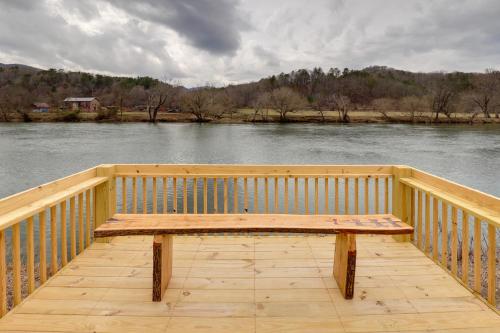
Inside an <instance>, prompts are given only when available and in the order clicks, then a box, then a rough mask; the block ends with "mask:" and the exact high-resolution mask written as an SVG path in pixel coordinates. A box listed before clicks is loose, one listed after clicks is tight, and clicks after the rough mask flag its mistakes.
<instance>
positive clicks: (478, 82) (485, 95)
mask: <svg viewBox="0 0 500 333" xmlns="http://www.w3.org/2000/svg"><path fill="white" fill-rule="evenodd" d="M472 84H473V86H474V92H473V93H472V94H471V98H472V101H473V102H474V103H475V104H476V105H477V106H478V107H479V108H480V109H481V111H482V113H483V114H484V116H485V117H486V118H491V112H493V111H494V108H495V103H496V102H497V98H498V95H499V90H500V72H499V71H495V70H491V69H488V70H486V73H485V74H478V75H475V76H474V77H473V78H472ZM496 115H497V117H498V113H497V114H496Z"/></svg>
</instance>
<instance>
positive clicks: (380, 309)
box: [0, 235, 500, 333]
mask: <svg viewBox="0 0 500 333" xmlns="http://www.w3.org/2000/svg"><path fill="white" fill-rule="evenodd" d="M358 239H359V240H358V265H357V271H356V275H357V276H356V285H357V286H356V293H355V295H354V299H353V300H344V299H343V297H342V296H341V294H340V292H339V290H338V289H337V284H336V283H335V282H334V280H333V278H332V277H331V274H332V261H333V243H334V241H335V236H324V237H321V236H316V235H309V236H301V235H295V236H290V237H284V236H204V237H197V236H178V237H176V238H175V241H174V247H175V251H174V255H175V257H174V271H173V278H172V281H171V284H170V286H169V289H168V291H167V294H166V296H165V301H164V302H162V303H153V302H152V301H151V274H152V269H151V267H152V251H151V245H152V237H150V236H140V237H137V236H136V237H117V238H114V239H113V240H112V241H111V243H108V244H104V243H94V244H92V245H91V246H90V247H89V248H88V249H87V250H85V251H84V252H83V253H82V254H81V255H79V256H78V257H77V258H76V259H75V260H73V261H71V262H70V263H69V264H68V265H67V266H66V267H65V268H63V269H62V270H61V271H60V272H59V273H57V274H56V275H55V276H54V277H52V278H51V279H50V280H49V281H48V282H47V284H46V285H44V286H42V287H41V288H39V289H37V290H36V291H35V292H34V293H33V294H32V295H31V296H30V297H28V298H27V299H26V300H25V301H24V302H23V303H22V304H20V305H19V306H17V307H16V308H15V309H14V310H13V311H11V312H10V313H9V314H7V315H6V316H5V317H4V318H2V319H0V331H2V332H3V331H9V332H14V331H26V332H144V333H146V332H148V333H149V332H217V333H223V332H282V331H283V332H285V331H286V332H315V333H318V332H424V331H425V332H448V333H451V332H461V333H465V332H467V333H469V332H485V333H486V332H500V316H499V315H498V314H497V313H496V312H494V311H493V310H491V309H490V308H488V307H487V306H486V305H485V304H484V303H482V302H481V301H480V300H479V299H477V298H476V297H475V296H473V295H472V294H471V293H470V292H469V291H467V290H466V289H465V288H464V287H462V286H461V285H460V284H459V283H457V282H456V281H455V280H454V279H453V278H452V277H451V276H450V275H448V274H447V273H446V272H444V271H443V270H442V269H441V268H440V267H438V266H437V265H436V264H435V263H433V261H432V260H431V259H429V258H427V257H426V256H425V255H424V254H423V253H422V252H421V251H420V250H418V249H417V248H415V247H414V246H413V245H412V244H410V243H396V242H394V241H393V240H392V238H391V237H390V236H360V237H359V238H358Z"/></svg>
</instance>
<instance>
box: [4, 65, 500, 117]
mask: <svg viewBox="0 0 500 333" xmlns="http://www.w3.org/2000/svg"><path fill="white" fill-rule="evenodd" d="M90 95H93V96H96V97H98V98H99V99H100V101H101V103H102V105H103V106H105V107H103V109H102V110H101V111H100V112H99V113H98V114H97V115H96V114H88V113H83V112H74V111H67V110H64V108H63V105H62V104H61V101H62V100H63V99H64V98H65V97H67V96H90ZM33 102H47V103H49V104H50V105H51V106H52V108H51V109H52V112H50V113H48V114H33V113H31V112H30V109H31V107H30V106H31V104H32V103H33ZM499 116H500V72H498V71H494V70H487V71H486V72H485V73H461V72H455V73H412V72H405V71H399V70H395V69H391V68H386V67H369V68H366V69H363V70H349V69H347V68H346V69H344V70H343V71H340V70H339V69H337V68H332V69H330V70H329V71H328V72H323V70H322V69H321V68H315V69H313V70H312V71H309V70H305V69H300V70H297V71H293V72H291V73H288V74H284V73H281V74H280V75H277V76H271V77H268V78H265V79H261V80H260V81H257V82H252V83H247V84H240V85H230V86H227V87H222V88H216V87H211V86H208V87H199V88H194V89H187V88H184V87H181V86H178V85H172V84H168V83H165V82H162V81H159V80H155V79H152V78H150V77H138V78H125V77H110V76H103V75H91V74H87V73H79V72H64V71H58V70H53V69H51V70H47V71H42V70H38V69H34V68H31V67H26V66H10V67H0V120H1V121H25V122H27V121H150V122H157V121H197V122H207V121H213V122H248V121H253V122H289V121H292V122H297V121H301V122H309V121H311V122H342V123H348V122H410V123H411V122H413V123H443V122H446V123H498V122H500V118H499Z"/></svg>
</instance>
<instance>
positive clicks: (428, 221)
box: [424, 193, 431, 254]
mask: <svg viewBox="0 0 500 333" xmlns="http://www.w3.org/2000/svg"><path fill="white" fill-rule="evenodd" d="M424 195H425V253H427V254H429V253H430V250H431V241H430V237H431V210H430V206H431V198H430V195H429V193H424Z"/></svg>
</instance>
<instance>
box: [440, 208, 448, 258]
mask: <svg viewBox="0 0 500 333" xmlns="http://www.w3.org/2000/svg"><path fill="white" fill-rule="evenodd" d="M441 220H442V221H441V223H442V225H443V228H442V229H443V230H442V231H441V234H442V236H443V237H442V240H441V246H442V249H441V264H442V265H443V266H444V267H446V268H448V205H447V204H446V203H445V202H444V201H442V202H441Z"/></svg>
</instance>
